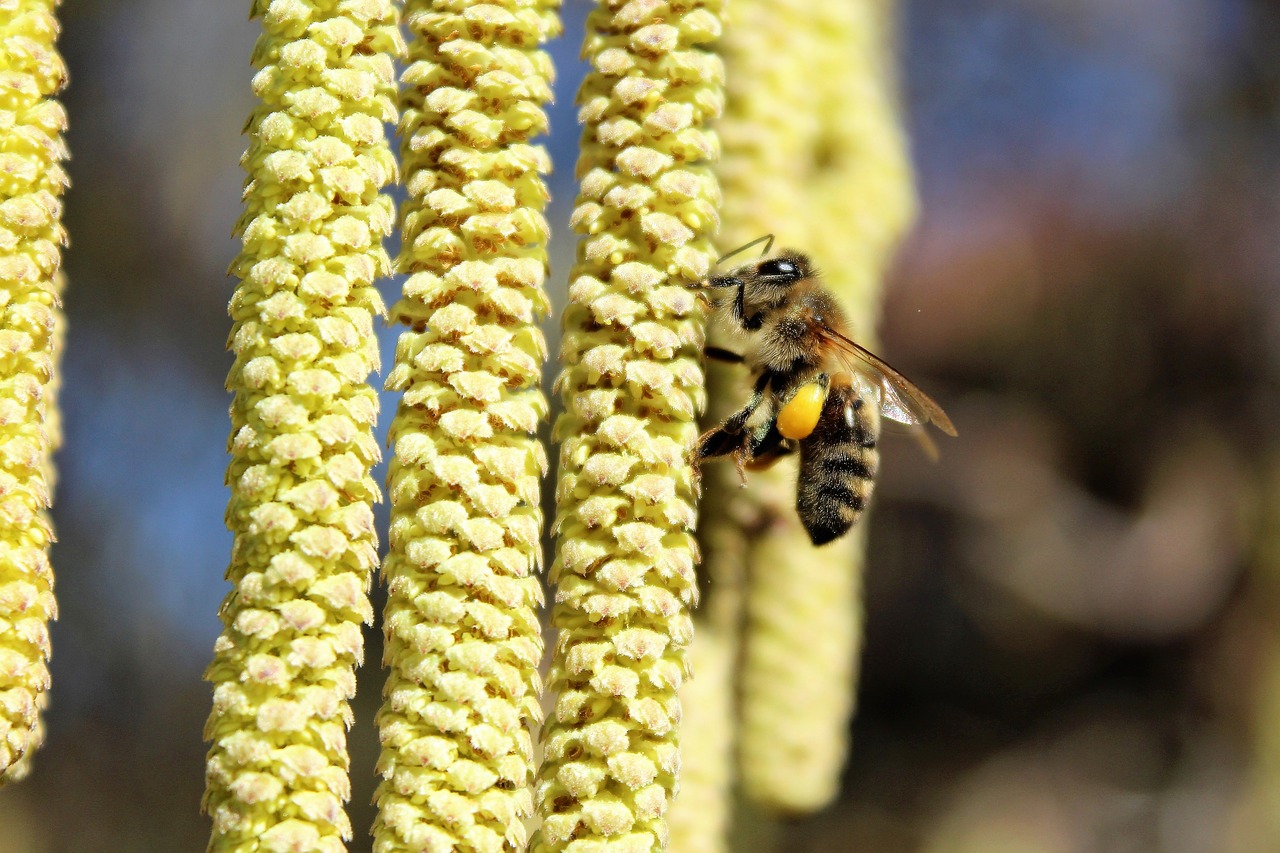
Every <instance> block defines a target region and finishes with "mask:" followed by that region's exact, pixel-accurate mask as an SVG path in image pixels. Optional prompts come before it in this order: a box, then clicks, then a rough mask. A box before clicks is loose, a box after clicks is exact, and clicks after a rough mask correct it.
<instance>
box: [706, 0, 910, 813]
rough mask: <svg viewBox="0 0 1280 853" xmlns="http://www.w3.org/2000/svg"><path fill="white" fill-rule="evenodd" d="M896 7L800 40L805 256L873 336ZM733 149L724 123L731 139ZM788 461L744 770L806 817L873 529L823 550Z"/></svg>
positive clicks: (821, 794)
mask: <svg viewBox="0 0 1280 853" xmlns="http://www.w3.org/2000/svg"><path fill="white" fill-rule="evenodd" d="M890 12H891V4H889V3H887V2H885V0H855V2H842V1H841V0H829V2H822V3H817V4H813V5H812V7H811V8H810V11H809V14H808V15H807V16H805V17H804V18H801V19H799V21H800V22H801V23H798V24H797V26H798V28H799V30H800V31H799V32H797V33H795V34H794V35H793V38H795V39H796V41H797V42H799V44H798V45H797V46H796V50H798V51H799V54H798V55H803V56H806V57H809V59H810V61H809V62H807V63H803V64H802V65H803V66H804V73H805V74H806V75H810V76H809V83H810V92H809V94H808V95H807V96H805V100H804V101H801V102H800V103H801V104H802V106H803V108H804V109H806V110H813V114H814V115H815V116H817V117H818V121H817V125H816V127H809V128H806V130H807V132H808V133H809V134H810V135H809V137H808V144H809V145H810V151H809V153H808V156H807V157H805V158H804V160H803V162H804V163H805V167H804V168H805V172H806V173H805V174H802V175H801V176H800V178H799V179H798V181H797V183H798V185H799V187H801V189H802V191H803V193H804V197H803V200H802V204H804V205H805V207H804V208H803V211H804V212H803V214H802V220H801V221H802V222H803V223H804V228H803V230H804V232H805V233H804V235H803V236H804V239H805V241H806V243H805V244H804V245H802V246H799V248H803V249H807V250H808V251H809V252H811V253H812V255H813V257H814V259H815V261H816V263H817V265H818V267H819V268H820V269H821V270H823V272H824V276H825V280H826V283H827V284H828V285H829V286H830V287H831V288H832V290H834V291H835V292H836V293H837V294H838V295H840V297H841V298H842V301H843V302H844V303H845V305H846V307H847V308H848V309H849V316H850V319H851V320H852V321H853V325H854V331H855V334H856V335H858V336H859V337H860V338H861V339H863V340H869V339H870V338H871V337H872V336H873V334H874V329H873V323H874V318H875V315H876V311H877V301H878V295H879V286H880V282H881V278H882V275H883V270H884V267H885V265H886V263H887V261H888V259H889V256H890V253H891V250H892V248H893V246H894V244H895V242H896V240H897V239H898V238H899V236H900V235H901V233H902V231H903V229H904V228H905V226H906V224H907V223H908V222H909V220H910V217H911V214H912V211H913V199H914V197H913V194H912V187H911V182H910V173H909V168H908V162H907V157H906V150H905V144H904V140H903V137H902V131H901V129H900V126H899V122H898V117H897V112H896V102H895V98H896V89H895V85H894V80H893V76H892V73H891V71H890V69H889V67H888V56H889V55H890V54H891V51H890V50H889V45H890V38H891V15H890ZM747 94H749V93H747ZM747 94H744V97H746V96H747ZM731 106H732V105H731ZM745 109H749V108H744V110H745ZM763 112H764V110H762V109H760V108H756V110H755V114H757V115H759V114H761V113H763ZM779 130H780V131H782V129H781V128H779ZM782 132H785V131H782ZM732 141H733V137H731V136H730V135H729V132H728V129H726V145H729V144H730V143H731V142H732ZM771 142H772V140H770V142H756V143H755V145H756V146H757V147H758V148H757V150H759V149H766V148H768V147H769V146H770V144H771ZM778 144H779V145H780V146H781V145H783V144H784V143H782V142H779V143H778ZM742 169H743V175H744V176H746V175H749V174H750V170H749V169H748V168H746V167H742ZM728 186H730V185H729V184H728V183H727V187H728ZM788 242H790V241H789V240H788ZM778 467H779V471H777V472H773V473H771V474H770V475H766V476H761V477H756V478H754V479H753V481H752V484H751V489H750V491H753V492H754V493H755V494H754V497H753V499H754V500H755V501H757V502H758V505H757V506H758V511H759V513H760V516H761V518H763V519H764V521H762V522H760V523H762V524H765V525H767V527H768V529H767V532H766V533H765V534H764V535H762V536H761V537H760V538H759V539H758V540H757V542H756V544H755V546H754V548H753V550H752V554H751V557H750V559H749V576H750V581H749V584H750V586H749V592H748V596H747V604H746V620H747V621H746V629H745V639H744V653H743V661H742V669H741V727H742V730H741V736H740V742H739V767H740V771H741V774H742V785H743V789H744V792H745V793H746V795H747V796H748V797H750V798H751V799H752V800H754V801H756V802H758V803H760V804H763V805H765V806H767V807H769V808H771V809H773V810H775V811H777V812H780V813H784V814H796V813H805V812H810V811H813V810H816V809H819V808H821V807H823V806H824V805H826V804H827V803H829V802H830V801H831V799H832V798H833V797H834V796H835V795H836V792H837V790H838V787H839V777H840V772H841V769H842V767H843V764H844V758H845V753H846V751H847V743H846V739H847V730H848V725H849V718H850V715H851V714H852V710H853V699H854V691H855V682H856V675H857V655H858V645H859V644H860V635H861V602H860V595H861V593H860V575H861V554H862V544H861V543H862V539H863V536H864V534H865V524H866V521H865V520H864V521H863V525H864V526H863V527H860V528H859V529H857V530H855V533H854V535H853V536H851V537H849V538H848V539H847V540H843V541H841V542H839V543H835V544H832V545H830V546H828V547H826V548H824V549H821V550H815V549H813V548H812V547H811V546H810V545H809V543H808V541H807V537H806V536H805V535H804V533H803V531H802V530H801V529H800V526H799V523H798V521H797V520H796V518H795V514H794V509H793V505H794V501H795V492H794V485H793V483H794V476H795V475H794V473H793V472H792V469H790V468H789V467H787V466H778Z"/></svg>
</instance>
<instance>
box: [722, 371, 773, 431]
mask: <svg viewBox="0 0 1280 853" xmlns="http://www.w3.org/2000/svg"><path fill="white" fill-rule="evenodd" d="M772 378H773V376H772V374H770V373H764V374H761V376H760V378H759V379H757V380H756V387H755V388H754V389H752V392H751V399H750V400H748V401H747V404H746V405H745V406H743V407H742V408H741V409H739V410H738V411H736V412H734V413H733V414H732V415H730V416H729V417H728V418H726V419H725V421H724V423H723V424H721V428H722V429H724V430H727V431H728V432H742V430H743V429H744V428H745V427H746V425H747V421H749V420H750V419H751V416H752V415H753V414H755V411H756V409H758V408H760V404H761V403H763V402H764V392H765V391H766V390H768V388H769V381H770V380H771V379H772Z"/></svg>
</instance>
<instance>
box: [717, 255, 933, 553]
mask: <svg viewBox="0 0 1280 853" xmlns="http://www.w3.org/2000/svg"><path fill="white" fill-rule="evenodd" d="M766 241H767V242H766ZM760 242H766V245H765V248H764V252H763V253H762V254H761V258H760V259H758V260H755V261H751V262H749V263H745V264H742V265H740V266H738V267H736V268H735V269H733V270H731V271H730V272H729V273H728V274H726V275H717V276H712V277H710V278H708V279H706V280H704V281H702V282H699V283H698V285H697V287H698V288H700V289H702V290H708V291H726V293H724V294H723V295H721V294H716V295H712V296H707V297H706V298H707V299H708V301H709V302H710V303H711V305H712V307H713V308H714V309H715V310H716V314H717V320H718V322H719V323H720V324H721V325H722V326H724V327H725V328H726V329H728V330H729V331H731V332H734V333H737V334H738V335H740V336H741V337H743V338H744V339H745V349H744V352H742V353H741V354H739V353H735V352H732V351H730V350H726V349H722V348H720V347H712V346H709V347H707V348H706V350H705V352H706V355H707V357H708V358H714V359H717V360H720V361H727V362H731V363H738V364H745V365H746V366H747V368H748V369H749V370H750V371H751V374H752V376H753V377H754V384H753V386H752V392H751V397H750V399H749V400H748V401H747V404H746V405H745V406H743V407H742V408H741V409H739V410H738V411H737V412H735V413H733V414H732V415H730V416H729V417H728V418H726V419H725V420H724V421H723V422H721V423H720V424H719V425H718V426H716V427H715V428H713V429H710V430H708V431H707V432H705V433H703V435H702V436H701V437H700V438H699V439H698V443H697V445H696V447H695V448H694V461H695V463H696V464H698V465H701V464H702V463H703V462H706V461H709V460H712V459H717V458H722V457H726V456H727V457H731V458H732V459H733V460H734V462H735V464H736V465H737V468H738V472H739V474H740V475H741V476H742V477H743V480H744V482H745V477H746V474H745V472H746V470H747V469H760V468H765V467H768V466H769V465H771V464H773V463H774V462H776V461H777V460H778V459H780V458H781V457H783V456H786V455H788V454H791V453H794V452H797V451H798V452H799V453H800V479H799V484H798V486H797V489H796V512H797V514H798V515H799V517H800V521H801V523H802V524H803V525H804V528H805V530H806V532H808V534H809V538H810V539H811V540H812V541H813V544H815V545H825V544H827V543H828V542H831V541H834V540H835V539H838V538H840V537H841V536H843V535H844V534H845V533H847V532H848V531H849V529H850V528H851V527H852V526H853V525H854V524H855V523H856V522H857V520H858V518H859V517H860V516H861V515H862V511H863V509H864V508H865V507H866V504H867V501H868V500H869V499H870V497H871V490H872V487H873V485H874V482H875V476H876V473H877V469H878V467H879V451H878V450H877V446H876V445H877V441H878V439H879V436H880V418H881V417H883V418H887V419H889V420H892V421H897V422H899V423H903V424H908V425H910V426H911V427H913V428H914V429H915V430H916V431H917V435H918V437H919V438H920V439H921V440H922V441H923V442H925V443H926V447H927V448H928V447H931V446H932V445H931V443H930V442H929V440H928V438H927V435H926V434H925V433H924V432H923V427H924V425H926V424H930V423H932V424H933V425H934V426H936V427H937V428H938V429H940V430H942V431H943V432H944V433H946V434H947V435H952V436H954V435H955V434H956V430H955V427H954V426H953V425H952V424H951V419H950V418H948V417H947V414H946V412H944V411H943V410H942V407H940V406H939V405H938V404H937V403H935V402H934V401H933V400H932V399H930V398H929V396H928V395H927V394H925V393H924V392H923V391H921V390H920V389H919V388H917V387H916V386H915V384H914V383H912V382H911V381H910V380H909V379H907V378H906V377H905V376H903V375H902V374H901V373H899V372H898V371H897V370H895V369H894V368H893V367H891V366H890V365H889V364H888V363H886V362H885V361H884V360H883V359H881V358H880V357H879V356H877V355H875V354H874V353H872V352H870V351H869V350H867V349H866V348H865V347H863V346H862V345H861V344H858V343H856V342H855V341H853V340H852V339H851V338H850V337H849V336H848V328H849V323H848V320H847V319H846V318H845V315H844V312H843V311H842V310H841V308H840V305H839V303H838V302H837V301H836V298H835V296H833V295H832V294H831V292H830V291H828V290H827V289H826V288H825V287H823V286H822V283H821V280H820V277H819V275H818V273H817V271H816V270H815V269H814V268H813V264H812V263H811V262H810V260H809V258H808V257H807V256H805V255H803V254H801V253H800V252H795V251H783V252H780V253H779V254H778V255H776V256H773V257H766V256H767V255H768V254H769V249H770V247H771V246H772V245H773V235H768V236H766V237H762V238H760V239H759V240H756V241H753V242H751V243H748V244H747V245H746V246H743V247H741V248H739V249H737V250H735V251H733V252H730V253H729V255H726V256H725V257H724V258H721V259H720V260H721V261H724V260H725V259H726V258H728V257H731V256H732V255H735V254H738V253H739V252H742V251H744V250H745V249H748V248H751V247H752V246H754V245H756V244H758V243H760ZM704 296H705V294H704Z"/></svg>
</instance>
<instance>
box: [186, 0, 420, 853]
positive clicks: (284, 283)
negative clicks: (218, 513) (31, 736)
mask: <svg viewBox="0 0 1280 853" xmlns="http://www.w3.org/2000/svg"><path fill="white" fill-rule="evenodd" d="M252 12H253V14H254V15H255V16H258V17H260V18H261V21H262V34H261V36H260V37H259V39H258V43H257V46H256V48H255V50H254V57H253V58H254V62H255V63H256V64H257V65H259V66H260V68H261V70H259V71H258V73H257V74H256V75H255V76H254V78H253V89H254V92H255V93H256V94H257V96H258V98H259V99H260V102H259V104H258V106H257V108H256V109H255V110H254V112H253V114H252V116H251V118H250V121H249V125H248V133H249V138H250V141H249V148H248V150H247V151H246V153H245V155H244V158H243V160H242V164H243V166H244V168H245V171H246V172H247V173H248V179H247V182H246V187H245V192H244V199H245V211H244V215H243V216H242V217H241V219H240V222H239V225H238V230H239V231H240V233H241V236H242V240H243V248H242V251H241V253H240V255H239V257H238V258H237V259H236V261H235V262H234V263H233V265H232V272H233V273H234V274H235V275H236V276H238V277H239V278H240V280H241V281H240V285H239V287H238V288H237V289H236V293H235V296H234V298H233V299H232V302H231V317H232V320H233V328H232V333H231V337H230V347H231V350H232V351H233V353H234V354H235V363H234V365H233V366H232V368H231V373H230V376H229V378H228V380H227V386H228V388H229V389H230V390H232V391H233V392H234V398H233V401H232V405H231V421H232V432H231V439H230V442H229V444H230V452H231V463H230V466H229V467H228V470H227V482H228V485H229V486H230V487H231V499H230V502H229V504H228V507H227V515H226V519H227V526H228V527H229V528H230V529H231V531H232V533H233V534H234V537H235V541H234V545H233V548H232V553H231V563H230V567H229V568H228V570H227V578H228V580H230V581H231V583H232V584H233V586H234V588H233V589H232V591H231V593H230V594H229V595H228V596H227V598H226V600H225V602H224V603H223V606H222V610H221V617H222V621H223V624H224V628H223V631H222V635H221V636H220V637H219V638H218V641H217V643H216V645H215V647H214V659H213V663H212V664H211V665H210V667H209V669H208V672H207V674H206V675H207V678H208V679H209V680H210V681H211V682H212V683H213V685H214V691H213V712H212V714H211V715H210V717H209V722H208V724H207V725H206V727H205V737H206V738H207V739H208V740H209V741H210V742H211V746H210V750H209V758H208V764H207V769H206V784H207V787H206V791H205V798H204V807H205V809H206V810H207V811H208V813H209V815H210V817H211V818H212V820H213V833H212V837H211V840H210V843H209V849H210V850H211V851H273V852H274V851H280V853H284V851H301V850H307V851H323V853H336V851H341V850H344V849H345V845H344V843H343V841H344V840H345V839H349V838H350V836H351V826H350V822H349V820H348V818H347V815H346V812H345V809H344V806H345V802H346V800H347V799H348V797H349V795H350V788H351V783H350V779H349V777H348V758H347V746H346V740H347V737H346V731H347V728H348V727H349V726H350V724H351V709H350V705H349V702H350V699H351V697H352V695H353V694H354V692H355V683H356V682H355V667H356V665H357V663H358V662H359V661H360V659H361V657H362V655H363V646H362V638H361V624H362V623H364V622H368V621H369V620H370V618H371V617H372V612H371V609H370V606H369V601H368V588H369V583H370V578H371V573H372V570H373V568H374V566H375V565H376V563H377V543H376V538H377V537H376V534H375V532H374V526H373V508H372V504H373V502H374V501H375V500H377V499H378V497H379V492H378V487H377V484H376V483H374V482H373V480H372V478H371V477H370V476H369V472H370V468H371V467H372V465H373V464H374V463H375V461H376V460H377V459H378V455H379V452H378V446H377V443H376V442H375V440H374V438H373V434H372V429H373V425H374V421H375V418H376V414H377V396H376V394H375V392H374V390H373V389H372V388H371V387H369V385H368V383H367V381H366V380H367V377H368V375H369V374H370V372H371V371H373V370H375V369H377V363H378V350H377V342H376V340H375V338H374V334H373V321H374V318H375V317H377V316H380V315H381V314H382V305H381V302H380V300H379V297H378V294H377V291H376V290H375V289H374V286H373V285H374V281H375V280H376V279H377V278H379V277H381V276H384V275H386V274H387V273H388V272H389V271H390V261H389V259H388V257H387V255H386V253H385V251H384V250H383V248H382V239H383V238H384V237H385V236H386V235H387V234H389V233H390V231H391V228H392V226H393V222H394V218H395V214H394V207H393V204H392V202H391V199H390V198H389V197H388V196H386V195H384V194H382V193H381V192H380V190H381V188H382V187H383V186H384V185H386V184H387V183H389V182H391V181H393V180H394V179H395V175H396V166H395V159H394V157H393V155H392V152H391V149H390V147H389V145H388V143H387V140H386V137H385V133H384V129H383V125H384V123H385V122H389V121H392V120H393V119H394V117H395V75H394V70H393V58H394V57H395V56H396V55H398V53H399V52H400V50H401V49H402V47H403V45H402V42H401V39H400V35H399V31H398V29H397V14H396V8H395V6H394V5H393V4H392V2H391V0H256V2H254V4H253V6H252Z"/></svg>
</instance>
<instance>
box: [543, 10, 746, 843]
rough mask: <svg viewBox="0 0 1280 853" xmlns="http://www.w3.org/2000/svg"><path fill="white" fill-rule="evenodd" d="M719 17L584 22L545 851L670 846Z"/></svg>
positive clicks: (719, 97) (678, 13) (689, 598)
mask: <svg viewBox="0 0 1280 853" xmlns="http://www.w3.org/2000/svg"><path fill="white" fill-rule="evenodd" d="M720 11H721V4H720V2H719V0H671V2H661V0H653V1H652V2H651V0H631V2H622V0H605V2H602V3H601V4H600V5H599V6H598V7H597V8H596V9H595V10H594V11H593V12H592V13H591V15H590V16H589V18H588V24H587V41H586V48H585V54H586V56H587V58H588V59H589V61H590V62H591V67H592V70H591V72H589V73H588V75H587V78H586V80H585V81H584V82H583V85H582V90H581V92H580V93H579V103H580V104H581V113H580V116H581V119H582V121H583V123H584V124H585V125H586V128H585V131H584V136H583V142H582V155H581V158H580V160H579V165H578V174H579V176H580V179H581V187H580V192H579V196H578V200H577V207H576V209H575V211H574V214H573V218H572V220H571V222H572V225H573V228H574V229H575V230H576V231H577V232H578V233H580V234H582V235H583V239H582V241H581V242H580V243H579V247H578V263H577V264H576V265H575V267H574V270H573V272H572V274H571V276H570V280H571V284H570V294H569V297H570V302H569V305H568V307H567V309H566V312H565V318H564V339H563V343H562V349H561V360H562V363H563V366H564V369H563V371H562V373H561V375H560V378H559V380H558V387H559V389H560V391H561V393H562V395H563V397H564V403H565V413H564V415H563V416H561V417H560V418H559V420H558V421H557V423H556V429H555V434H556V437H557V438H558V439H559V440H560V441H562V442H563V443H562V446H561V452H560V480H559V484H558V487H557V495H556V497H557V517H556V528H557V551H556V562H555V565H554V567H553V571H552V574H553V579H554V580H555V581H556V584H557V586H556V604H555V607H554V609H553V615H552V619H553V622H554V624H555V627H556V628H558V629H559V635H558V639H557V642H556V645H555V650H554V656H553V660H552V668H551V684H552V687H553V690H554V693H555V696H554V702H553V708H552V711H551V714H550V719H549V720H548V724H547V727H546V729H545V731H544V737H543V744H544V751H545V756H544V763H543V766H542V768H541V770H540V772H539V782H538V792H537V799H538V808H539V813H540V816H541V818H542V826H541V829H540V830H539V832H538V834H537V835H536V836H535V838H534V840H533V843H532V845H531V847H532V849H533V850H535V851H558V850H568V851H593V852H594V853H604V851H619V852H620V851H649V850H656V849H664V848H665V847H666V844H667V827H666V812H667V808H668V805H669V804H670V800H671V797H672V795H673V793H674V791H675V788H676V780H677V775H678V772H679V747H678V740H677V727H678V725H679V721H680V706H679V702H678V699H677V692H678V690H679V688H680V685H681V683H682V682H683V680H684V678H685V676H686V674H687V661H686V653H685V649H686V647H687V645H688V643H689V639H690V633H691V623H690V619H689V612H688V608H689V606H690V605H691V603H692V602H693V599H694V597H695V580H694V565H695V562H696V550H695V545H694V541H693V533H692V528H693V525H694V520H695V511H694V481H693V472H692V470H691V468H690V467H689V460H688V452H689V449H690V447H691V446H692V443H693V441H694V439H695V437H696V432H697V427H696V424H695V421H694V418H695V416H696V414H697V411H698V409H699V408H700V407H701V405H702V402H703V396H704V393H703V379H702V371H701V368H700V367H699V361H700V352H699V350H700V347H701V345H702V340H703V321H702V316H701V310H700V307H699V305H698V303H697V302H696V300H695V299H694V294H693V293H692V292H691V291H690V290H689V289H688V287H687V285H688V284H690V283H692V282H696V281H698V280H699V279H701V278H702V277H703V276H705V274H706V273H707V271H708V268H709V264H710V261H711V254H712V252H711V245H710V241H709V237H710V235H711V233H712V232H713V230H714V228H715V226H716V224H717V215H716V205H717V203H718V190H717V187H716V184H715V180H714V178H713V177H712V175H711V174H710V172H709V171H708V170H707V168H706V167H705V166H704V165H703V164H705V163H707V162H708V161H710V160H712V159H713V158H714V157H715V156H716V155H717V153H718V150H717V149H718V143H717V141H716V139H715V136H714V135H713V134H712V133H711V131H710V130H709V129H708V124H709V122H711V121H712V120H713V119H714V118H715V117H716V116H718V115H719V113H720V110H721V107H722V101H723V93H722V89H721V80H722V73H723V72H722V67H721V62H720V59H719V57H717V56H716V55H715V54H713V53H712V52H710V50H709V46H710V44H711V42H713V41H714V40H715V39H716V37H717V36H718V35H719V32H720V27H721V22H720Z"/></svg>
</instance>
